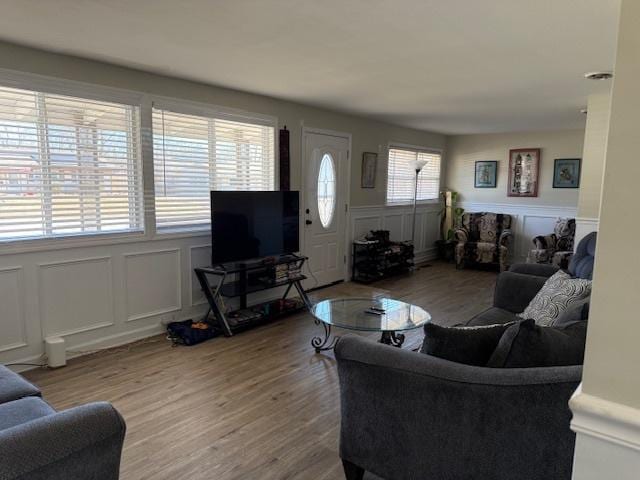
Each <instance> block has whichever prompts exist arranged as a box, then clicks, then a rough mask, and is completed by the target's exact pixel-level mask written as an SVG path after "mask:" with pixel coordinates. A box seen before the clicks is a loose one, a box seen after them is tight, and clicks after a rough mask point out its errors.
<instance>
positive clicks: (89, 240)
mask: <svg viewBox="0 0 640 480" xmlns="http://www.w3.org/2000/svg"><path fill="white" fill-rule="evenodd" d="M210 236H211V231H210V230H190V231H173V232H163V233H157V234H156V235H154V236H151V235H149V234H145V233H142V232H140V233H121V234H117V233H114V234H105V235H99V236H84V237H66V238H39V239H33V240H17V241H12V242H7V243H0V256H5V255H19V254H25V253H36V252H51V251H56V250H67V249H72V248H92V247H108V246H113V245H122V244H131V243H144V242H160V241H167V240H173V239H176V240H177V239H180V238H190V237H210Z"/></svg>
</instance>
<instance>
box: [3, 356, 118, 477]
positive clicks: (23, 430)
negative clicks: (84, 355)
mask: <svg viewBox="0 0 640 480" xmlns="http://www.w3.org/2000/svg"><path fill="white" fill-rule="evenodd" d="M125 430H126V428H125V423H124V420H123V419H122V417H121V416H120V414H119V413H118V412H117V411H116V409H115V408H113V407H112V406H111V405H110V404H108V403H104V402H99V403H91V404H88V405H82V406H80V407H75V408H70V409H69V410H64V411H61V412H56V411H55V410H54V409H53V408H52V407H51V406H50V405H49V404H47V403H46V402H45V401H44V400H42V398H40V392H39V390H38V389H37V388H36V387H35V386H33V385H31V384H30V383H28V382H26V381H25V380H24V379H23V378H22V377H20V376H19V375H16V374H15V373H13V372H11V371H9V370H8V369H6V368H5V367H2V366H0V459H1V461H0V480H45V479H46V480H88V479H91V480H116V479H117V478H118V477H119V471H120V455H121V452H122V444H123V441H124V435H125Z"/></svg>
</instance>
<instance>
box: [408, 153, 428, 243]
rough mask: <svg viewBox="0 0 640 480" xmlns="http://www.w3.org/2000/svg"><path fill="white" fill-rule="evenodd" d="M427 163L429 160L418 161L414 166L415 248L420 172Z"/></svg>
mask: <svg viewBox="0 0 640 480" xmlns="http://www.w3.org/2000/svg"><path fill="white" fill-rule="evenodd" d="M427 163H428V162H427V160H416V162H415V165H414V166H415V170H416V184H415V189H414V191H413V223H412V225H411V243H413V245H414V246H415V236H416V210H417V208H418V175H420V171H421V170H422V169H423V168H424V166H425V165H426V164H427Z"/></svg>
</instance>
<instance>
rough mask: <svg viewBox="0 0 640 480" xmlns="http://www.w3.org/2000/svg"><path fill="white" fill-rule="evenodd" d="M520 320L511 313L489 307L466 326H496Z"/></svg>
mask: <svg viewBox="0 0 640 480" xmlns="http://www.w3.org/2000/svg"><path fill="white" fill-rule="evenodd" d="M519 320H520V318H519V317H518V316H517V315H516V314H515V313H513V312H510V311H509V310H505V309H503V308H498V307H489V308H487V309H486V310H485V311H484V312H481V313H479V314H477V315H476V316H475V317H473V318H472V319H471V320H469V321H468V322H467V323H466V325H467V326H470V327H480V326H484V325H498V324H503V323H509V322H515V321H519Z"/></svg>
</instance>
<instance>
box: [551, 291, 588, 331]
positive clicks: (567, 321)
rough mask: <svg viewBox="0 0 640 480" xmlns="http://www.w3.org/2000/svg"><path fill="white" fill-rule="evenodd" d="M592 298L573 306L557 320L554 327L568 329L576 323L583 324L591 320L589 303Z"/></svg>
mask: <svg viewBox="0 0 640 480" xmlns="http://www.w3.org/2000/svg"><path fill="white" fill-rule="evenodd" d="M590 301H591V297H587V298H584V299H582V300H581V301H579V302H576V303H574V304H572V305H571V306H570V307H569V308H567V309H566V310H565V311H564V312H562V313H561V314H560V316H559V317H558V318H557V319H556V321H555V322H554V324H553V326H554V327H556V328H564V327H568V326H570V325H572V324H574V323H576V322H582V321H585V320H588V318H589V303H590Z"/></svg>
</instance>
